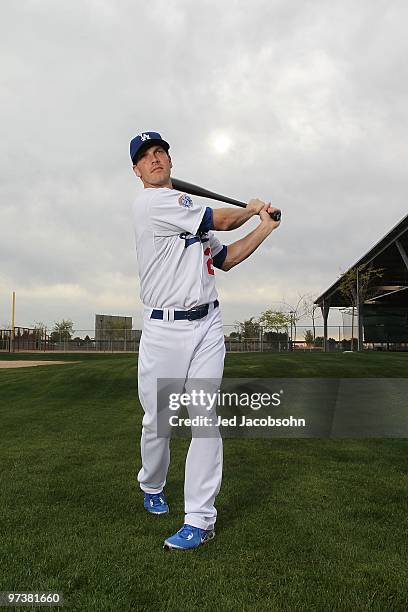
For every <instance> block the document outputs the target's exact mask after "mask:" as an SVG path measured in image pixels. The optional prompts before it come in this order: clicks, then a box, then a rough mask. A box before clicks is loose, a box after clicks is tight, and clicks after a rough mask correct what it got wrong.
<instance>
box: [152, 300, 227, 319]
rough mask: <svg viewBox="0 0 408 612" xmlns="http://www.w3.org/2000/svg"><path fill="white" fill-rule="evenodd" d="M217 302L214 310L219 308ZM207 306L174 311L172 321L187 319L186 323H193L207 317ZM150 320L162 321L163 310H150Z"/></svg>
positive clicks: (202, 305)
mask: <svg viewBox="0 0 408 612" xmlns="http://www.w3.org/2000/svg"><path fill="white" fill-rule="evenodd" d="M219 304H220V303H219V301H218V300H215V302H214V308H217V307H218V306H219ZM209 307H210V305H209V304H201V305H200V306H196V307H195V308H190V310H175V311H174V320H175V321H181V320H182V319H187V321H194V320H195V319H202V318H203V317H206V316H207V315H208V309H209ZM150 318H151V319H162V320H163V310H158V309H157V308H155V309H154V310H152V314H151V315H150Z"/></svg>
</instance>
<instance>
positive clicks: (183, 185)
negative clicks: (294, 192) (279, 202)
mask: <svg viewBox="0 0 408 612" xmlns="http://www.w3.org/2000/svg"><path fill="white" fill-rule="evenodd" d="M171 182H172V184H173V187H174V189H177V190H178V191H183V192H184V193H189V194H190V195H195V196H199V197H201V198H210V200H218V201H219V202H225V203H226V204H234V206H240V207H241V208H245V207H246V204H245V202H240V201H239V200H234V199H233V198H228V197H227V196H224V195H221V194H220V193H215V192H214V191H209V190H208V189H204V187H200V186H199V185H193V183H187V182H186V181H181V180H180V179H176V178H172V179H171ZM271 217H272V219H273V220H274V221H280V219H281V211H280V210H277V211H275V212H273V213H271Z"/></svg>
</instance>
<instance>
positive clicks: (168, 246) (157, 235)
mask: <svg viewBox="0 0 408 612" xmlns="http://www.w3.org/2000/svg"><path fill="white" fill-rule="evenodd" d="M205 211H206V207H205V206H200V205H198V204H196V203H194V202H193V200H192V199H191V197H190V196H188V195H186V194H184V193H182V192H180V191H177V190H175V189H168V188H167V187H160V188H153V187H151V188H147V189H144V190H143V192H142V193H141V194H140V195H138V197H137V198H136V200H135V202H134V204H133V222H134V231H135V238H136V251H137V260H138V266H139V277H140V298H141V300H142V302H143V304H144V305H145V306H147V307H150V308H174V309H180V310H185V309H189V308H193V307H194V306H198V305H200V304H207V303H209V302H213V301H214V300H216V299H217V291H216V288H215V273H214V268H213V265H212V257H214V256H215V255H217V254H218V253H219V252H220V251H221V250H222V249H223V245H222V244H221V242H220V241H219V240H218V239H217V238H216V237H215V236H214V235H213V233H212V232H211V231H208V232H205V233H202V232H200V234H198V229H199V227H200V224H201V222H202V220H203V217H204V214H205Z"/></svg>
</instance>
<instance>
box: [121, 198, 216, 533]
mask: <svg viewBox="0 0 408 612" xmlns="http://www.w3.org/2000/svg"><path fill="white" fill-rule="evenodd" d="M211 219H212V214H211V209H209V208H206V207H204V206H199V205H197V204H195V203H194V202H193V200H192V199H191V198H190V197H189V196H188V195H186V194H183V193H181V192H179V191H176V190H174V189H168V188H147V189H144V190H143V192H142V193H141V194H140V195H139V196H138V197H137V198H136V200H135V202H134V205H133V220H134V230H135V238H136V250H137V259H138V267H139V276H140V297H141V300H142V302H143V304H144V317H143V328H142V337H141V342H140V348H139V362H138V382H139V398H140V402H141V404H142V407H143V410H144V413H145V414H144V417H143V428H142V437H141V456H142V468H141V469H140V471H139V474H138V481H139V483H140V487H141V489H142V490H143V491H145V492H146V493H160V492H161V491H162V489H163V487H164V486H165V483H166V476H167V470H168V467H169V462H170V449H169V438H166V437H158V436H157V431H156V415H157V379H160V378H167V379H169V378H172V379H181V381H184V386H185V389H186V390H188V386H189V382H188V381H189V379H194V378H195V379H198V378H200V379H201V378H204V379H212V380H213V381H218V383H220V382H221V379H222V373H223V367H224V356H225V343H224V335H223V327H222V320H221V314H220V308H219V307H217V303H218V302H216V300H217V291H216V288H215V275H214V267H213V264H214V263H215V265H218V266H219V267H220V265H221V264H222V261H223V259H225V256H226V247H225V246H223V245H222V244H221V243H220V242H219V240H218V239H217V238H216V237H215V236H214V235H213V233H212V232H211V231H210V229H209V228H210V223H211ZM217 260H218V261H217ZM214 302H215V305H214ZM202 304H209V305H210V306H209V311H208V314H207V315H206V316H204V317H203V318H201V319H196V320H192V321H190V320H186V319H183V320H174V312H175V311H185V310H189V309H191V308H193V307H196V306H199V305H202ZM154 309H160V310H161V311H162V312H163V319H162V320H161V319H154V318H151V316H152V312H153V310H154ZM181 384H182V383H181ZM182 391H183V389H182V388H181V389H180V392H182ZM197 410H198V412H197ZM200 411H201V413H202V415H203V416H208V412H207V411H206V409H205V407H201V408H195V409H194V416H196V415H197V414H198V413H200ZM189 412H190V411H189ZM190 416H192V414H191V413H190ZM217 433H218V432H217ZM221 478H222V439H221V437H220V435H219V433H218V435H216V436H215V437H214V436H213V437H201V438H200V437H193V438H192V440H191V442H190V447H189V450H188V454H187V458H186V466H185V484H184V498H185V521H184V522H185V523H188V524H189V525H193V526H194V527H199V528H201V529H209V528H210V527H212V526H213V525H214V523H215V520H216V515H217V512H216V509H215V507H214V501H215V497H216V495H217V493H218V491H219V489H220V485H221Z"/></svg>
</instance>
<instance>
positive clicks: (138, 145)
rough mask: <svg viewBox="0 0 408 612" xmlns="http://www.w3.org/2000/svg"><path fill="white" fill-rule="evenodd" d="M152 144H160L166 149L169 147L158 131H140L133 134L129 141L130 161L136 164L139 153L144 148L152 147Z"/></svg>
mask: <svg viewBox="0 0 408 612" xmlns="http://www.w3.org/2000/svg"><path fill="white" fill-rule="evenodd" d="M154 145H161V146H162V147H163V149H166V151H168V150H169V149H170V145H169V143H168V142H166V141H165V140H163V138H162V137H161V136H160V134H159V133H158V132H142V133H141V134H138V135H137V136H135V137H134V138H133V139H132V140H131V141H130V159H131V160H132V163H133V164H136V163H137V159H138V157H139V155H140V154H141V153H142V152H143V151H144V150H145V149H148V148H149V147H153V146H154Z"/></svg>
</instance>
